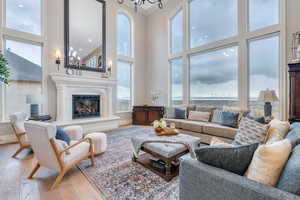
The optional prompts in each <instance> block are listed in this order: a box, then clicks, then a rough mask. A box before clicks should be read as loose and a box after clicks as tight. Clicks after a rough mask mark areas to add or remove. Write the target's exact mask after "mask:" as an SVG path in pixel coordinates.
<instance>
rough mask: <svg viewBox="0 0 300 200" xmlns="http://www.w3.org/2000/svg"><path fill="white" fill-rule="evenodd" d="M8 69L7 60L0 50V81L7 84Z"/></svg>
mask: <svg viewBox="0 0 300 200" xmlns="http://www.w3.org/2000/svg"><path fill="white" fill-rule="evenodd" d="M8 78H9V69H8V62H7V60H6V59H5V57H4V55H3V54H2V53H1V52H0V82H3V83H5V84H8Z"/></svg>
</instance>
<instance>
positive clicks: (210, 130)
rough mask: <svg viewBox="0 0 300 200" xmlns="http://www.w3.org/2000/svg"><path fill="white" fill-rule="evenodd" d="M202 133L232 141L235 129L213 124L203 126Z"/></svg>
mask: <svg viewBox="0 0 300 200" xmlns="http://www.w3.org/2000/svg"><path fill="white" fill-rule="evenodd" d="M203 133H205V134H209V135H213V136H218V137H225V138H229V139H233V138H234V137H235V135H236V133H237V129H236V128H231V127H226V126H222V125H220V124H215V123H206V124H204V125H203Z"/></svg>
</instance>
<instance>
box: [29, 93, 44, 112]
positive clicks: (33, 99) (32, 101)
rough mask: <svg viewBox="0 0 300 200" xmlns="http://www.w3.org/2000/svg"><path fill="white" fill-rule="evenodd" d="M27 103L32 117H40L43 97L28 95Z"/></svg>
mask: <svg viewBox="0 0 300 200" xmlns="http://www.w3.org/2000/svg"><path fill="white" fill-rule="evenodd" d="M26 103H27V104H29V105H30V117H38V116H39V114H40V113H39V106H40V104H41V103H42V96H41V95H36V94H29V95H26Z"/></svg>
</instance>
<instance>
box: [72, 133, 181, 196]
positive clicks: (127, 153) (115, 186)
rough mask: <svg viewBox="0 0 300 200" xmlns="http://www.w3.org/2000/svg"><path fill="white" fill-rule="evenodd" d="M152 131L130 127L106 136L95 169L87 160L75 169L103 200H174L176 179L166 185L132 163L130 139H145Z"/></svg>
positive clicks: (177, 194) (157, 177)
mask: <svg viewBox="0 0 300 200" xmlns="http://www.w3.org/2000/svg"><path fill="white" fill-rule="evenodd" d="M151 131H152V130H150V129H146V128H144V127H129V128H123V129H118V130H114V131H110V132H107V138H108V149H107V151H106V152H105V153H104V154H103V155H100V156H98V157H96V163H97V164H96V166H94V167H91V166H90V162H89V160H86V161H83V162H81V163H80V164H79V165H78V167H79V169H80V170H81V171H82V173H83V174H84V175H85V176H86V177H87V179H88V180H89V181H90V183H91V184H92V185H93V186H94V187H95V188H97V190H98V191H99V192H100V193H101V196H102V198H103V199H105V200H129V199H130V200H131V199H133V200H177V199H179V197H178V196H179V184H178V183H179V182H178V177H176V178H174V179H172V181H170V182H166V181H165V180H164V179H162V178H161V177H160V176H158V175H156V174H154V173H152V172H151V171H150V170H148V169H146V168H144V167H142V166H141V165H140V164H138V163H134V162H132V161H131V158H132V149H131V144H130V138H131V137H132V136H135V135H148V134H150V133H151Z"/></svg>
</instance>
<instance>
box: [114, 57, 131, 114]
mask: <svg viewBox="0 0 300 200" xmlns="http://www.w3.org/2000/svg"><path fill="white" fill-rule="evenodd" d="M131 66H132V65H131V64H130V63H128V62H122V61H118V63H117V67H118V70H117V80H118V86H117V98H118V99H117V111H130V110H131V106H132V105H131V102H132V98H131V86H132V84H131V81H132V79H131Z"/></svg>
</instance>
